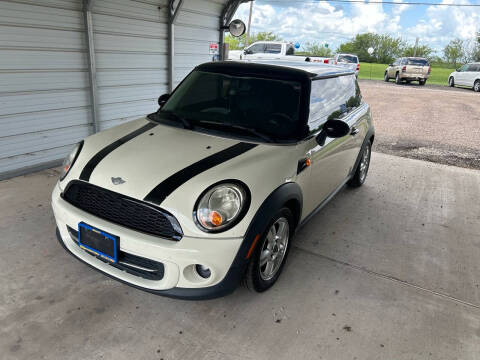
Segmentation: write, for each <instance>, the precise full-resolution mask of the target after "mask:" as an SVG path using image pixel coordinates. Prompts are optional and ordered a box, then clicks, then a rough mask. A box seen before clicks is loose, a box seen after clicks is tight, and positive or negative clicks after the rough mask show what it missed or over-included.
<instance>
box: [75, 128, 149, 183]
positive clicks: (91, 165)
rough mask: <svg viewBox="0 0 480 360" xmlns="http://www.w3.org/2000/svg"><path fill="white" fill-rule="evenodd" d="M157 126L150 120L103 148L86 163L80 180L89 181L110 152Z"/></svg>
mask: <svg viewBox="0 0 480 360" xmlns="http://www.w3.org/2000/svg"><path fill="white" fill-rule="evenodd" d="M155 126H157V124H155V123H152V122H149V123H148V124H147V125H144V126H142V127H141V128H139V129H137V130H134V131H132V132H131V133H129V134H127V135H125V136H123V137H121V138H120V139H118V140H116V141H114V142H113V143H111V144H110V145H108V146H106V147H104V148H103V149H102V150H100V151H99V152H98V153H96V154H95V156H93V157H92V158H91V159H90V160H89V161H88V163H87V165H85V167H84V168H83V170H82V173H81V174H80V180H84V181H89V180H90V176H91V175H92V172H93V170H95V168H96V167H97V165H98V164H99V163H100V161H102V160H103V159H104V158H105V157H106V156H107V155H108V154H110V153H111V152H112V151H114V150H115V149H117V148H118V147H119V146H121V145H123V144H125V143H126V142H127V141H130V140H132V139H133V138H135V137H137V136H138V135H141V134H143V133H144V132H146V131H148V130H151V129H152V128H154V127H155Z"/></svg>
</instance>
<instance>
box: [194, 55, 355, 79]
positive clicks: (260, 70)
mask: <svg viewBox="0 0 480 360" xmlns="http://www.w3.org/2000/svg"><path fill="white" fill-rule="evenodd" d="M196 69H197V70H200V71H210V72H219V73H227V74H252V75H259V76H267V77H274V78H289V79H298V80H307V79H308V80H310V79H312V80H313V79H327V78H332V77H338V76H345V75H354V74H355V73H354V72H353V71H351V70H349V69H347V68H345V67H341V66H334V65H327V64H315V63H310V62H307V61H305V62H303V61H300V62H298V61H288V60H255V61H252V60H243V61H217V62H209V63H204V64H201V65H199V66H197V67H196Z"/></svg>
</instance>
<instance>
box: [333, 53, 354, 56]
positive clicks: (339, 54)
mask: <svg viewBox="0 0 480 360" xmlns="http://www.w3.org/2000/svg"><path fill="white" fill-rule="evenodd" d="M338 55H348V56H356V57H358V55H355V54H347V53H338V54H337V56H338Z"/></svg>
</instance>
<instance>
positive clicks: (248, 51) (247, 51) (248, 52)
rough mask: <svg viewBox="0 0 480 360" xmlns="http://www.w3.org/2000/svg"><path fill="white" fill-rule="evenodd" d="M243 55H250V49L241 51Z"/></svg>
mask: <svg viewBox="0 0 480 360" xmlns="http://www.w3.org/2000/svg"><path fill="white" fill-rule="evenodd" d="M243 53H244V54H245V55H248V54H251V53H252V50H250V49H245V50H243Z"/></svg>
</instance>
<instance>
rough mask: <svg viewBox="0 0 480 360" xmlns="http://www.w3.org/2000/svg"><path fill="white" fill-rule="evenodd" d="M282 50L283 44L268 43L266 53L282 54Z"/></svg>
mask: <svg viewBox="0 0 480 360" xmlns="http://www.w3.org/2000/svg"><path fill="white" fill-rule="evenodd" d="M281 52H282V44H267V45H266V46H265V53H267V54H280V53H281Z"/></svg>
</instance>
